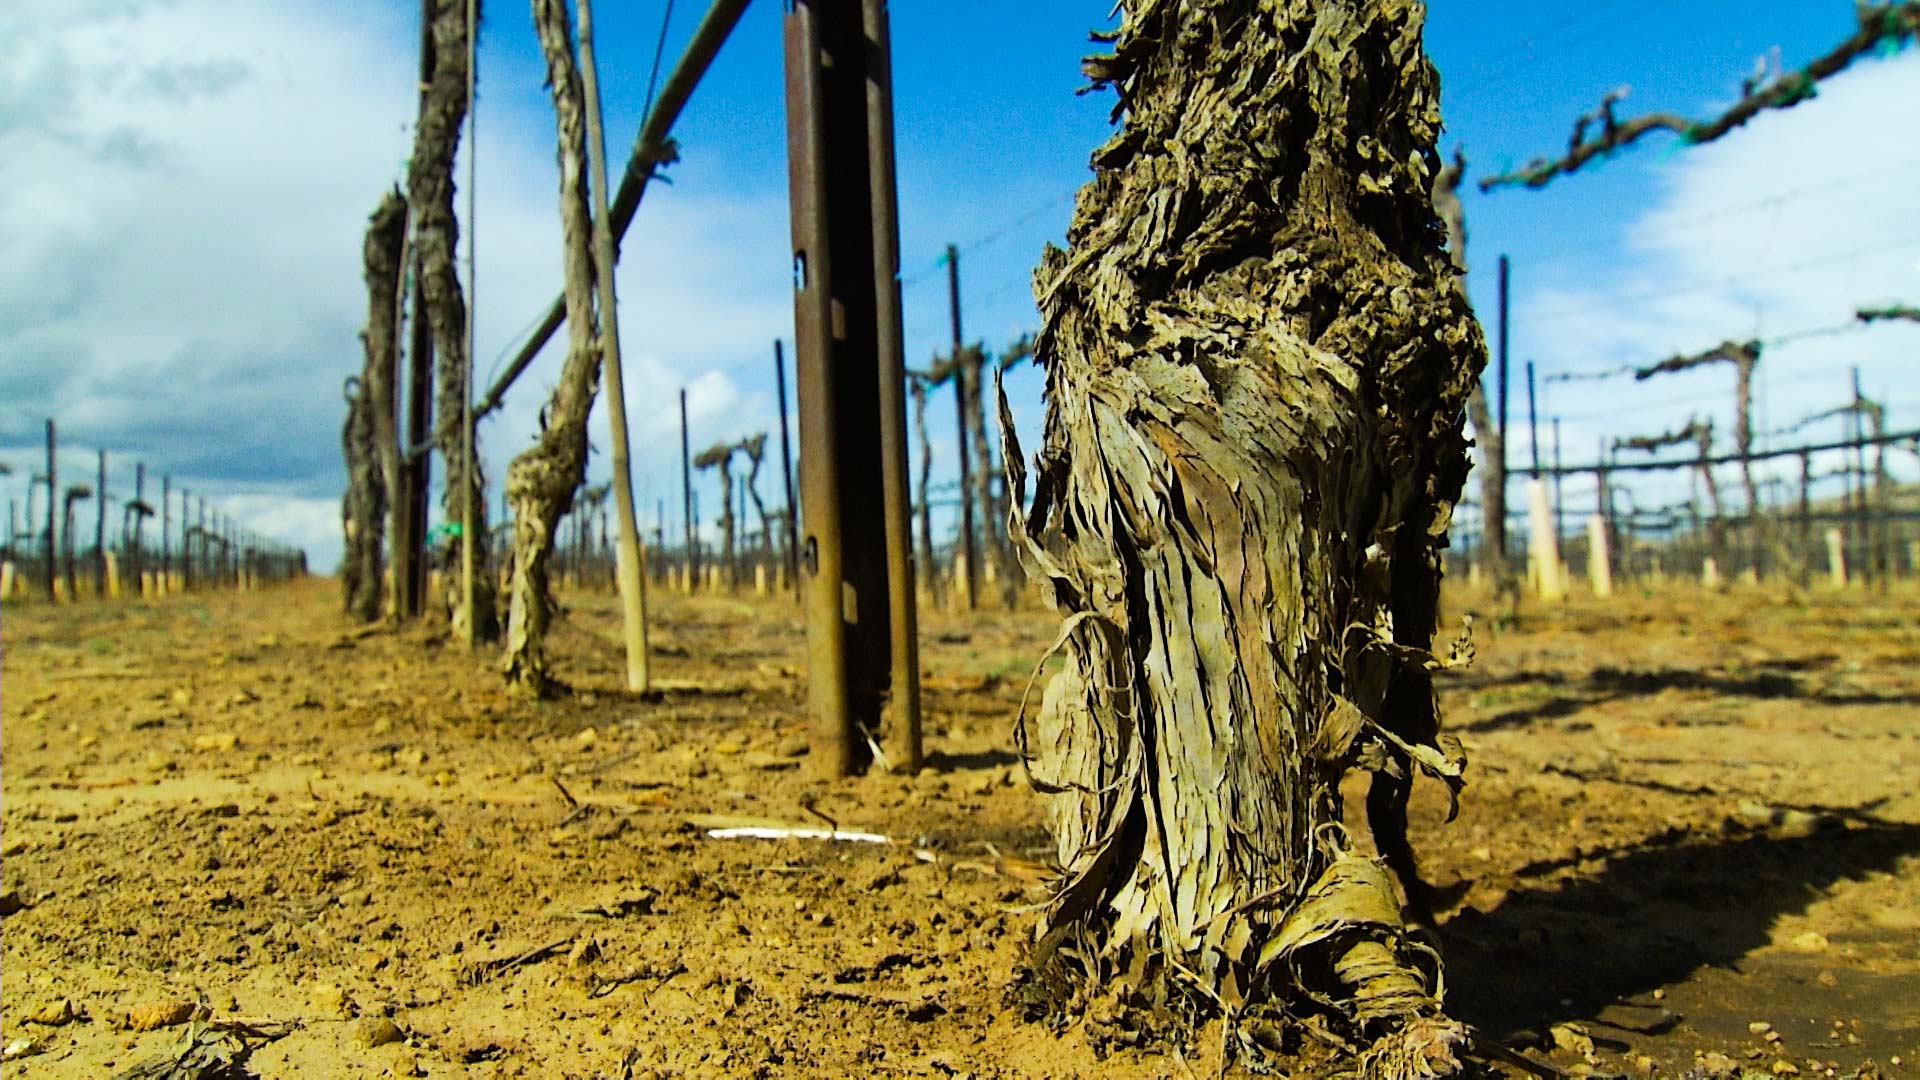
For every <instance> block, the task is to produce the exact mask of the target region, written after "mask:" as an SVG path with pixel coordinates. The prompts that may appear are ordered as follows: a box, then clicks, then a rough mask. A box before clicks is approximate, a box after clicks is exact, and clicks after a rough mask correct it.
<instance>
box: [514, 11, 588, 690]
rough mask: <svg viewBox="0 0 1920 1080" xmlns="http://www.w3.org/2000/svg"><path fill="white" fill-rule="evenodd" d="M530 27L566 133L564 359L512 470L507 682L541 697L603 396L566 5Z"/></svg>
mask: <svg viewBox="0 0 1920 1080" xmlns="http://www.w3.org/2000/svg"><path fill="white" fill-rule="evenodd" d="M533 26H534V30H535V32H536V33H537V34H538V35H539V38H540V51H541V52H542V54H544V56H545V57H546V61H547V85H548V86H549V87H551V88H552V90H553V109H554V117H555V124H556V128H557V130H558V133H559V164H560V232H561V244H562V257H561V268H562V270H563V272H564V273H565V275H566V287H565V290H564V297H565V300H566V308H567V358H566V360H565V362H564V363H563V364H562V365H561V368H560V379H559V382H558V383H557V384H556V385H555V386H554V388H553V396H552V397H551V398H550V399H549V400H548V402H547V405H546V408H545V409H543V410H542V411H541V424H540V437H539V439H538V440H537V441H536V442H535V443H534V445H533V446H532V447H531V448H529V449H527V450H525V451H523V452H522V453H521V454H520V455H519V456H518V457H515V458H514V459H513V464H511V465H509V466H508V467H507V501H508V503H510V504H511V505H512V507H513V577H512V580H511V583H510V584H509V586H508V598H507V599H508V607H507V650H506V657H505V660H504V663H503V667H504V668H505V671H506V675H507V681H508V682H509V683H510V684H511V685H513V686H514V687H516V688H517V689H520V690H522V691H524V692H527V693H530V694H534V695H536V696H541V695H546V694H549V693H551V692H552V691H553V690H555V689H557V686H558V684H557V683H556V682H555V681H554V679H553V675H552V672H551V670H550V669H549V668H548V665H547V658H546V651H545V648H544V646H543V643H544V639H545V637H546V632H547V624H548V623H549V621H551V619H552V618H553V591H552V586H551V584H550V582H549V581H548V562H549V561H550V560H551V559H552V557H553V546H554V530H555V528H556V527H557V526H558V525H559V522H560V519H561V518H562V517H564V516H565V515H566V514H567V512H568V511H570V510H572V509H573V501H574V496H575V494H576V493H577V492H578V491H579V489H580V485H581V484H582V483H583V482H584V481H585V480H586V476H587V414H588V413H589V412H590V411H591V410H592V408H593V399H594V395H595V394H597V393H599V390H600V357H601V353H600V335H599V330H598V327H599V323H598V322H597V321H596V320H595V317H594V308H593V281H594V278H593V274H594V265H593V252H592V249H591V248H590V247H589V243H590V241H591V237H592V219H591V217H590V215H589V213H588V210H587V185H586V179H585V177H586V168H587V142H586V138H587V135H586V130H587V129H586V105H585V93H584V91H583V90H582V88H581V83H580V69H579V67H578V66H577V64H576V63H575V61H574V55H573V35H572V31H571V29H570V26H569V20H568V18H567V8H566V2H565V0H533Z"/></svg>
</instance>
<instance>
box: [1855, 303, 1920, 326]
mask: <svg viewBox="0 0 1920 1080" xmlns="http://www.w3.org/2000/svg"><path fill="white" fill-rule="evenodd" d="M1853 315H1854V318H1856V319H1859V320H1860V321H1861V322H1864V323H1870V322H1892V321H1896V320H1905V321H1907V322H1920V307H1914V306H1913V305H1912V304H1888V305H1887V306H1885V307H1877V308H1861V309H1860V310H1858V311H1856V312H1854V313H1853Z"/></svg>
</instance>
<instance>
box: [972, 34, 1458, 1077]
mask: <svg viewBox="0 0 1920 1080" xmlns="http://www.w3.org/2000/svg"><path fill="white" fill-rule="evenodd" d="M1124 8H1125V18H1124V21H1123V23H1122V25H1121V28H1120V30H1119V31H1118V33H1117V35H1116V37H1115V39H1114V45H1113V53H1112V54H1111V55H1108V56H1103V57H1097V58H1093V59H1091V60H1089V61H1088V70H1089V73H1090V74H1091V75H1092V76H1093V77H1094V79H1095V81H1096V82H1097V83H1099V84H1102V85H1111V86H1113V87H1114V88H1116V89H1117V90H1118V91H1119V92H1120V96H1121V105H1120V108H1119V112H1120V113H1121V114H1123V115H1124V122H1123V124H1122V126H1121V128H1120V131H1119V132H1118V134H1116V135H1115V137H1114V138H1113V139H1112V140H1110V141H1109V142H1108V143H1107V144H1106V145H1104V146H1103V147H1101V148H1100V149H1099V150H1098V151H1097V152H1096V153H1095V155H1094V158H1093V164H1094V169H1095V178H1094V180H1093V181H1092V182H1091V183H1090V184H1089V185H1088V186H1087V187H1086V188H1085V189H1083V190H1082V192H1081V194H1080V197H1079V201H1078V206H1077V208H1076V211H1075V214H1074V218H1073V223H1072V226H1071V227H1070V229H1069V232H1068V240H1069V244H1070V247H1069V249H1068V250H1066V251H1060V250H1058V249H1049V250H1048V252H1047V254H1046V256H1045V258H1044V260H1043V262H1042V265H1041V267H1040V269H1039V270H1038V271H1037V272H1036V290H1035V291H1036V294H1037V298H1038V300H1039V304H1040V309H1041V312H1042V315H1043V318H1044V328H1043V330H1042V331H1041V333H1040V336H1039V338H1038V340H1037V341H1036V342H1035V345H1034V355H1035V357H1036V358H1037V359H1038V360H1039V361H1040V362H1041V363H1042V364H1044V366H1045V367H1046V371H1047V401H1048V408H1047V416H1046V426H1045V445H1044V446H1043V448H1042V450H1041V452H1040V454H1039V456H1038V459H1037V462H1036V465H1037V470H1036V476H1035V481H1036V488H1035V491H1034V495H1033V502H1032V504H1031V507H1030V509H1027V510H1023V509H1022V503H1023V501H1024V493H1025V481H1026V476H1025V468H1024V467H1023V465H1022V463H1021V460H1020V451H1019V447H1018V445H1017V443H1016V442H1015V441H1014V438H1013V427H1012V424H1011V423H1010V422H1008V418H1007V417H1005V416H1004V415H1003V417H1002V425H1001V426H1002V432H1003V436H1002V437H1003V439H1004V440H1005V442H1006V448H1005V454H1004V460H1005V462H1006V468H1007V471H1008V492H1009V496H1010V498H1009V525H1010V532H1011V533H1013V534H1014V535H1015V537H1016V538H1017V539H1020V540H1021V541H1022V547H1021V557H1022V558H1023V560H1024V561H1025V562H1026V564H1027V566H1028V568H1029V571H1030V573H1032V574H1034V575H1036V576H1037V577H1038V578H1039V580H1040V582H1041V583H1042V585H1043V586H1044V587H1045V591H1046V592H1047V593H1048V594H1049V595H1050V596H1051V598H1052V599H1053V601H1054V602H1055V604H1056V605H1057V606H1059V607H1060V608H1062V609H1063V610H1064V611H1065V612H1066V613H1067V614H1066V619H1065V622H1064V625H1063V629H1062V636H1061V642H1060V646H1059V648H1060V650H1061V652H1063V654H1064V656H1065V658H1066V663H1065V664H1064V666H1063V667H1062V668H1061V669H1060V670H1059V671H1058V672H1057V673H1056V674H1055V675H1054V676H1053V677H1052V679H1051V680H1050V681H1049V682H1048V684H1047V686H1046V690H1045V693H1044V695H1043V700H1042V701H1041V703H1040V705H1039V708H1038V715H1037V717H1036V718H1035V719H1034V720H1033V721H1032V722H1031V723H1029V722H1028V721H1027V719H1026V716H1025V712H1024V710H1023V714H1022V719H1021V722H1020V726H1019V730H1018V735H1019V741H1020V745H1021V746H1022V748H1023V752H1024V754H1025V755H1026V756H1027V760H1028V766H1029V769H1030V772H1031V775H1032V778H1033V780H1034V782H1035V784H1036V786H1037V787H1038V788H1039V789H1040V790H1041V791H1042V792H1044V793H1045V794H1046V796H1047V801H1048V804H1049V812H1050V818H1051V823H1052V827H1053V832H1054V836H1055V840H1056V844H1057V854H1058V858H1059V861H1060V863H1061V864H1062V865H1063V866H1064V867H1065V868H1066V871H1067V876H1066V878H1065V880H1064V881H1063V882H1062V885H1061V887H1060V889H1059V890H1058V892H1057V893H1056V895H1055V897H1054V900H1053V902H1052V904H1051V905H1050V907H1049V909H1048V911H1047V914H1046V916H1045V919H1044V922H1043V925H1042V934H1041V938H1040V944H1039V946H1038V947H1037V948H1036V955H1035V963H1036V967H1037V968H1038V969H1039V971H1040V972H1041V974H1042V976H1043V978H1046V979H1048V980H1049V982H1050V985H1052V986H1053V987H1054V989H1055V990H1056V991H1061V990H1065V989H1066V988H1067V987H1069V986H1071V985H1074V984H1075V983H1076V982H1077V981H1078V980H1080V979H1084V980H1086V981H1085V982H1082V983H1080V984H1079V985H1082V986H1087V985H1099V984H1101V983H1108V982H1115V981H1118V982H1124V983H1129V984H1135V985H1138V984H1140V983H1142V982H1152V983H1156V984H1159V985H1171V986H1175V987H1178V986H1183V985H1187V986H1192V985H1197V986H1198V987H1199V988H1201V990H1202V991H1204V995H1203V996H1204V997H1205V999H1206V1000H1209V1001H1219V1002H1222V1003H1224V1004H1225V1005H1226V1006H1228V1007H1229V1008H1230V1009H1232V1010H1238V1009H1240V1008H1242V1007H1243V1006H1244V1005H1246V1004H1247V1003H1249V1002H1251V1001H1256V1000H1258V999H1259V998H1261V997H1264V996H1267V995H1275V996H1280V997H1294V998H1296V999H1297V1000H1298V1001H1299V1002H1300V1003H1303V1004H1304V1003H1306V1002H1308V1001H1310V1000H1318V1001H1322V1002H1327V1003H1331V1005H1332V1006H1333V1007H1334V1008H1335V1009H1336V1010H1337V1011H1338V1012H1339V1013H1340V1014H1342V1015H1343V1016H1344V1018H1345V1019H1346V1021H1348V1022H1349V1024H1350V1025H1351V1027H1352V1029H1353V1030H1354V1031H1355V1032H1357V1033H1359V1034H1360V1035H1361V1036H1362V1037H1363V1038H1364V1039H1365V1040H1366V1043H1367V1045H1368V1046H1370V1047H1371V1049H1369V1050H1367V1051H1365V1054H1364V1057H1363V1061H1362V1065H1363V1068H1364V1069H1365V1070H1366V1071H1367V1072H1368V1074H1369V1075H1375V1076H1413V1075H1430V1074H1435V1073H1440V1072H1445V1071H1449V1070H1450V1069H1452V1068H1453V1067H1454V1065H1455V1058H1454V1056H1453V1054H1454V1051H1455V1050H1456V1048H1457V1047H1458V1046H1459V1043H1460V1040H1461V1039H1462V1038H1463V1035H1462V1032H1461V1029H1460V1028H1459V1027H1458V1026H1457V1025H1454V1024H1453V1023H1452V1022H1451V1021H1448V1020H1446V1019H1445V1018H1444V1017H1443V1016H1442V1015H1441V1014H1440V1009H1439V1004H1438V1001H1437V986H1436V984H1435V981H1434V979H1433V977H1432V976H1433V974H1434V973H1433V972H1432V971H1431V970H1430V965H1428V966H1426V967H1423V965H1422V962H1421V957H1422V955H1423V954H1422V952H1421V950H1420V949H1419V948H1418V947H1417V946H1415V945H1413V944H1412V943H1411V942H1410V941H1409V939H1408V938H1407V937H1406V934H1405V927H1404V926H1403V924H1402V916H1401V905H1400V902H1399V900H1398V898H1397V897H1396V896H1395V895H1394V890H1393V886H1392V884H1391V881H1390V879H1389V877H1388V875H1387V873H1386V872H1385V869H1384V868H1383V867H1382V866H1381V865H1380V864H1378V863H1376V862H1374V861H1373V860H1370V859H1363V858H1360V857H1358V856H1356V855H1354V854H1353V853H1352V851H1351V846H1350V845H1349V844H1348V843H1347V841H1346V839H1345V837H1344V835H1343V833H1342V831H1341V829H1340V828H1339V823H1340V821H1341V818H1342V808H1341V802H1340V793H1339V781H1340V778H1341V777H1342V776H1343V775H1344V774H1345V773H1347V772H1348V771H1349V770H1351V769H1354V768H1368V769H1373V770H1376V777H1377V778H1385V782H1384V783H1379V784H1376V787H1375V795H1374V797H1372V798H1370V799H1369V804H1370V806H1369V819H1370V823H1371V824H1372V826H1373V828H1374V832H1375V835H1376V837H1377V839H1378V842H1379V844H1380V847H1381V848H1382V850H1383V852H1385V854H1386V856H1387V862H1388V863H1390V864H1392V866H1393V869H1394V870H1396V871H1398V872H1399V876H1400V878H1401V880H1402V881H1403V882H1405V883H1407V885H1408V889H1409V892H1410V893H1411V894H1412V895H1411V896H1410V897H1409V899H1410V900H1411V901H1413V903H1414V906H1415V907H1416V908H1417V907H1418V906H1419V904H1420V902H1422V901H1423V900H1424V899H1425V896H1424V889H1423V888H1422V887H1421V886H1419V885H1418V878H1417V874H1416V873H1415V872H1414V867H1413V864H1412V853H1411V851H1410V850H1409V849H1408V848H1407V845H1406V838H1405V818H1404V813H1405V796H1406V781H1405V780H1404V779H1397V780H1396V779H1395V776H1397V777H1399V778H1404V777H1407V776H1408V775H1410V774H1411V772H1412V771H1413V770H1414V769H1416V768H1419V769H1424V770H1427V771H1429V772H1432V773H1434V774H1436V775H1440V776H1443V777H1444V778H1445V779H1446V780H1447V781H1448V782H1449V783H1450V784H1452V783H1457V779H1458V777H1459V773H1460V769H1461V767H1462V765H1463V762H1462V761H1461V759H1460V758H1459V756H1458V754H1457V750H1454V749H1452V747H1451V744H1449V748H1448V749H1442V744H1443V742H1445V740H1443V739H1442V738H1441V737H1440V735H1439V732H1438V715H1437V707H1436V703H1435V697H1434V691H1433V686H1432V675H1431V672H1432V669H1433V667H1435V666H1438V665H1439V664H1441V663H1443V662H1444V661H1441V660H1438V659H1436V658H1435V657H1434V656H1433V654H1432V653H1431V651H1430V650H1431V648H1432V643H1433V635H1434V631H1435V623H1436V606H1437V600H1438V593H1439V584H1440V558H1439V556H1440V549H1441V548H1442V547H1443V546H1444V545H1445V543H1446V534H1447V525H1448V520H1449V516H1450V514H1451V511H1452V508H1453V504H1454V502H1455V500H1456V499H1457V498H1458V496H1459V492H1460V487H1461V484H1462V482H1463V480H1464V478H1465V474H1466V471H1467V458H1466V453H1465V438H1464V435H1463V431H1462V426H1463V425H1462V418H1463V416H1462V414H1463V409H1464V406H1465V403H1466V401H1467V397H1468V395H1469V392H1470V389H1471V387H1472V385H1473V383H1474V380H1475V378H1476V376H1477V374H1478V371H1479V369H1480V368H1481V367H1482V366H1483V365H1484V363H1485V346H1484V343H1483V341H1482V339H1481V335H1480V330H1479V327H1478V325H1477V324H1476V323H1475V322H1474V320H1473V317H1472V315H1471V313H1470V311H1469V310H1468V307H1467V304H1466V300H1465V298H1464V296H1463V295H1462V294H1461V292H1460V290H1459V289H1457V288H1456V287H1455V286H1454V283H1453V280H1452V278H1453V271H1452V269H1451V267H1450V266H1449V263H1448V257H1447V254H1446V252H1445V250H1444V249H1443V241H1444V233H1443V231H1442V229H1441V227H1440V223H1439V222H1438V220H1437V219H1436V217H1435V214H1434V210H1433V204H1432V201H1431V197H1430V187H1431V180H1432V178H1433V174H1434V171H1435V170H1436V169H1437V168H1438V165H1439V163H1438V161H1437V159H1436V157H1435V155H1434V152H1433V147H1434V141H1435V139H1436V137H1437V135H1438V132H1439V126H1440V118H1439V111H1438V93H1437V90H1438V88H1437V83H1436V79H1435V76H1434V73H1433V70H1432V68H1431V66H1430V65H1429V64H1428V62H1427V60H1426V58H1425V56H1424V55H1423V52H1422V49H1421V26H1422V20H1423V16H1424V9H1423V8H1422V6H1421V5H1420V4H1419V3H1417V2H1415V0H1289V2H1282V0H1253V2H1248V0H1128V2H1127V3H1125V4H1124ZM1002 400H1003V404H1002V408H1003V410H1004V408H1005V405H1004V398H1003V399H1002ZM1050 528H1051V529H1057V530H1058V532H1059V535H1058V536H1057V537H1054V538H1051V542H1050V543H1047V544H1045V545H1043V544H1042V543H1041V540H1042V538H1043V536H1045V535H1046V531H1047V530H1048V529H1050ZM1309 992H1310V993H1311V994H1312V995H1313V996H1312V997H1311V998H1309V997H1308V996H1307V994H1308V993H1309Z"/></svg>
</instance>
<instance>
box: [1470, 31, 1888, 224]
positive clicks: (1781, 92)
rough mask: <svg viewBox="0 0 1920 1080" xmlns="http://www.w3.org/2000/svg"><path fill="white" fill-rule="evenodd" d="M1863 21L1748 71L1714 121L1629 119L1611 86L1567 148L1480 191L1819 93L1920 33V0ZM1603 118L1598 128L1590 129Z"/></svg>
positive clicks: (1712, 131)
mask: <svg viewBox="0 0 1920 1080" xmlns="http://www.w3.org/2000/svg"><path fill="white" fill-rule="evenodd" d="M1856 17H1857V18H1858V20H1859V25H1858V27H1857V28H1856V29H1855V30H1854V32H1853V33H1852V34H1851V35H1850V36H1848V37H1847V38H1846V39H1845V40H1844V41H1842V42H1840V44H1838V45H1836V46H1834V48H1833V49H1832V51H1830V52H1828V53H1826V54H1825V55H1823V56H1820V57H1817V58H1816V59H1815V60H1814V61H1813V62H1812V63H1810V64H1808V65H1807V66H1806V67H1804V68H1801V69H1800V70H1798V71H1793V72H1786V73H1782V74H1778V75H1774V76H1771V77H1768V78H1764V79H1762V78H1749V79H1747V80H1746V81H1745V82H1743V83H1742V84H1741V90H1742V96H1741V98H1740V100H1739V101H1736V102H1734V103H1733V105H1732V106H1731V107H1729V108H1728V109H1727V110H1726V111H1725V112H1723V113H1721V114H1720V115H1719V116H1716V117H1714V118H1712V119H1710V120H1705V121H1695V120H1689V119H1687V118H1686V117H1684V116H1680V115H1678V114H1675V113H1665V112H1661V113H1648V114H1647V115H1645V116H1636V117H1634V118H1632V119H1630V120H1624V121H1622V120H1619V119H1617V118H1616V117H1615V116H1614V114H1613V108H1614V106H1615V105H1617V104H1619V103H1620V102H1621V101H1622V100H1624V99H1625V98H1626V96H1627V88H1626V87H1624V86H1623V87H1620V88H1618V89H1615V90H1610V91H1608V92H1607V93H1606V94H1605V95H1604V96H1603V97H1601V99H1600V104H1599V106H1598V107H1596V108H1595V109H1594V110H1593V111H1592V112H1589V113H1584V114H1582V115H1581V116H1580V118H1579V119H1577V120H1575V121H1574V124H1573V134H1572V137H1571V138H1570V139H1568V141H1567V152H1566V154H1565V155H1563V156H1561V157H1559V158H1553V159H1549V158H1535V159H1534V160H1533V161H1531V162H1528V163H1527V164H1526V165H1525V166H1524V167H1522V168H1519V169H1516V170H1514V171H1513V172H1510V173H1502V174H1501V175H1499V176H1490V177H1487V178H1486V179H1484V180H1481V181H1480V190H1481V191H1491V190H1493V189H1494V188H1497V187H1530V188H1541V187H1545V186H1546V185H1547V184H1548V183H1549V182H1550V181H1552V180H1553V178H1554V177H1556V176H1567V175H1571V174H1572V173H1574V172H1576V171H1578V170H1579V169H1580V168H1581V166H1583V165H1586V164H1587V163H1588V162H1590V161H1592V160H1594V159H1595V158H1600V157H1606V156H1608V155H1611V154H1612V153H1613V152H1614V151H1615V150H1618V149H1621V148H1622V147H1626V146H1629V145H1632V144H1633V143H1634V142H1637V141H1638V140H1639V139H1640V138H1641V137H1642V136H1644V135H1647V134H1649V133H1651V132H1655V131H1670V132H1672V133H1674V134H1675V135H1678V136H1680V138H1681V140H1682V141H1683V142H1685V143H1686V144H1688V145H1690V146H1691V145H1698V144H1700V143H1708V142H1712V141H1714V140H1715V139H1718V138H1720V137H1721V136H1723V135H1725V134H1727V133H1728V132H1730V131H1732V130H1734V129H1735V128H1738V127H1740V126H1742V125H1744V124H1745V123H1746V122H1747V121H1749V120H1751V119H1753V118H1754V117H1755V116H1758V115H1759V114H1760V113H1762V112H1765V111H1767V110H1769V109H1786V108H1791V107H1792V106H1795V105H1798V104H1800V103H1801V102H1803V101H1807V100H1809V99H1811V98H1812V97H1814V95H1815V86H1816V84H1818V83H1819V82H1821V81H1822V80H1824V79H1828V78H1831V77H1832V76H1834V75H1837V74H1839V73H1840V72H1842V71H1844V70H1846V68H1847V66H1848V65H1850V64H1852V63H1853V62H1854V61H1855V60H1857V59H1859V58H1860V57H1862V56H1864V55H1866V54H1867V53H1869V52H1872V51H1874V50H1875V49H1881V48H1889V49H1897V48H1900V47H1902V46H1904V45H1906V44H1907V43H1909V42H1911V41H1913V40H1914V39H1916V38H1920V0H1900V2H1898V3H1884V4H1866V5H1862V6H1861V7H1859V8H1858V9H1857V11H1856ZM1596 124H1598V125H1599V129H1600V130H1599V132H1598V134H1595V135H1593V136H1592V137H1589V135H1588V132H1589V130H1590V129H1591V128H1593V127H1594V125H1596Z"/></svg>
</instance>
